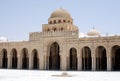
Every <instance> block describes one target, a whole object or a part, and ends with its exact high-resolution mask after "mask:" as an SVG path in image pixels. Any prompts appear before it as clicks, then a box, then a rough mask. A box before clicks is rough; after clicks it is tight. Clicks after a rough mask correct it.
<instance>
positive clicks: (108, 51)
mask: <svg viewBox="0 0 120 81" xmlns="http://www.w3.org/2000/svg"><path fill="white" fill-rule="evenodd" d="M107 70H108V71H111V70H112V67H111V54H110V50H107Z"/></svg>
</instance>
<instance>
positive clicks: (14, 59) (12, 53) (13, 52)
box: [11, 48, 18, 69]
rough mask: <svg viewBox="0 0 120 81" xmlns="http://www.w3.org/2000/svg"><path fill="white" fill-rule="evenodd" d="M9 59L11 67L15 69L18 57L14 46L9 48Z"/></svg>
mask: <svg viewBox="0 0 120 81" xmlns="http://www.w3.org/2000/svg"><path fill="white" fill-rule="evenodd" d="M11 60H12V68H13V69H17V63H18V58H17V50H16V49H15V48H13V49H12V50H11Z"/></svg>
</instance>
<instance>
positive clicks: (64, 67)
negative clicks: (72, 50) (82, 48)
mask: <svg viewBox="0 0 120 81" xmlns="http://www.w3.org/2000/svg"><path fill="white" fill-rule="evenodd" d="M60 70H63V71H64V70H67V55H65V53H64V52H63V51H61V52H60Z"/></svg>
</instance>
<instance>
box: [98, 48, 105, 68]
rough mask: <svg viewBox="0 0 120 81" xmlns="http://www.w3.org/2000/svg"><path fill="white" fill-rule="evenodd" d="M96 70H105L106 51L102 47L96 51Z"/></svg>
mask: <svg viewBox="0 0 120 81" xmlns="http://www.w3.org/2000/svg"><path fill="white" fill-rule="evenodd" d="M96 70H107V56H106V49H105V48H104V47H103V46H99V47H97V49H96Z"/></svg>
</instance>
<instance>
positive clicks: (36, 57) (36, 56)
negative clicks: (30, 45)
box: [32, 49, 39, 69]
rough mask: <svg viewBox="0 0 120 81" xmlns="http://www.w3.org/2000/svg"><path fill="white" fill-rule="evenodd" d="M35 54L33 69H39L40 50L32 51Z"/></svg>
mask: <svg viewBox="0 0 120 81" xmlns="http://www.w3.org/2000/svg"><path fill="white" fill-rule="evenodd" d="M32 55H33V57H32V58H33V69H39V57H38V51H37V50H36V49H34V50H33V52H32Z"/></svg>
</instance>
